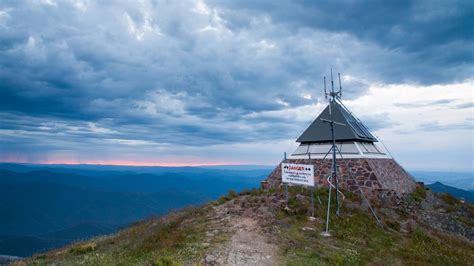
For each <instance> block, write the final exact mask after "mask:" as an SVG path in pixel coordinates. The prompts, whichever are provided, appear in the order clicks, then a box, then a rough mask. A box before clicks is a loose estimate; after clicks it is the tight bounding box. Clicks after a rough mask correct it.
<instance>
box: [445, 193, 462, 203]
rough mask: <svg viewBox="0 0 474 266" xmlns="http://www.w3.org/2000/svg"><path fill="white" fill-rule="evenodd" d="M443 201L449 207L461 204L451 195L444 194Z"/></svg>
mask: <svg viewBox="0 0 474 266" xmlns="http://www.w3.org/2000/svg"><path fill="white" fill-rule="evenodd" d="M441 199H442V200H443V201H444V202H445V203H446V204H448V205H456V204H458V203H459V200H458V199H457V198H455V197H453V196H452V195H451V194H448V193H443V194H441Z"/></svg>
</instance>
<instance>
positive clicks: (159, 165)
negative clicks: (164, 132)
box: [0, 161, 273, 167]
mask: <svg viewBox="0 0 474 266" xmlns="http://www.w3.org/2000/svg"><path fill="white" fill-rule="evenodd" d="M4 163H11V164H36V165H91V166H94V165H96V166H129V167H200V166H246V165H253V166H273V165H266V164H248V163H131V162H123V161H116V162H18V161H0V164H4Z"/></svg>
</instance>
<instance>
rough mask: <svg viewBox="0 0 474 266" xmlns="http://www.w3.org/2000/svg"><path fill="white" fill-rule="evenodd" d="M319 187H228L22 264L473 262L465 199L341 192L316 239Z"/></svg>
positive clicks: (473, 217) (470, 212)
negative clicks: (370, 197)
mask: <svg viewBox="0 0 474 266" xmlns="http://www.w3.org/2000/svg"><path fill="white" fill-rule="evenodd" d="M327 196H328V195H327V190H324V189H321V190H318V191H316V193H315V196H314V197H315V198H314V199H315V216H316V219H314V220H309V219H308V217H307V215H308V210H309V191H308V190H305V189H302V188H299V187H293V188H291V189H290V201H289V208H290V209H289V210H285V208H284V206H285V203H284V202H285V201H284V193H283V192H282V191H270V192H263V191H258V190H253V191H244V192H242V193H241V194H240V195H237V194H236V193H229V195H227V196H225V197H221V198H220V199H219V200H218V201H216V202H213V203H211V204H208V205H205V206H202V207H200V208H191V209H185V210H182V211H179V212H176V213H172V214H169V215H167V216H165V217H162V218H154V219H149V220H146V221H143V222H140V223H137V224H135V225H133V226H131V227H129V228H127V229H125V230H122V231H120V232H119V233H117V234H114V235H109V236H104V237H100V238H96V239H92V240H90V241H86V242H79V243H75V244H73V245H69V246H67V247H64V248H62V249H58V250H53V251H50V252H48V253H45V254H39V255H36V256H34V257H32V258H30V259H28V260H25V261H17V262H15V264H17V265H21V264H24V263H28V264H30V263H33V264H36V263H40V264H43V263H46V264H48V263H60V264H87V265H116V264H123V265H129V264H149V265H152V264H155V265H179V264H196V263H197V264H211V265H216V264H217V265H220V264H258V265H274V264H291V265H316V264H317V265H319V264H339V265H341V264H367V263H374V264H435V265H453V264H456V265H469V264H471V263H472V261H474V243H473V242H472V241H473V239H474V234H473V229H472V228H473V221H474V207H473V205H469V204H466V203H460V202H459V201H458V200H457V199H455V198H453V197H451V196H449V195H446V194H442V195H435V194H434V193H432V192H431V191H426V190H425V188H422V187H420V188H418V189H417V190H416V192H415V193H413V194H412V195H410V196H408V197H407V198H406V199H405V200H404V201H402V202H400V204H398V205H397V206H391V207H383V206H374V207H375V211H376V213H377V216H378V218H379V219H380V222H381V223H380V224H378V223H377V222H376V220H375V219H374V216H373V215H372V214H371V213H370V212H369V211H368V210H367V209H366V208H367V207H366V204H364V203H363V202H362V201H361V200H360V198H358V197H357V196H356V195H353V194H350V193H346V199H345V201H344V202H343V204H342V213H341V216H340V217H336V216H331V224H330V232H331V234H332V236H331V237H323V236H322V235H321V232H322V231H323V230H324V219H325V209H326V201H325V199H326V198H327Z"/></svg>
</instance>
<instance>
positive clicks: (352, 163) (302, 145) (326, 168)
mask: <svg viewBox="0 0 474 266" xmlns="http://www.w3.org/2000/svg"><path fill="white" fill-rule="evenodd" d="M329 120H331V121H334V138H335V142H336V146H337V148H338V149H337V156H336V164H337V172H338V182H339V188H340V190H341V191H342V192H344V191H351V192H354V193H357V194H363V196H365V197H367V198H376V199H381V200H393V199H396V198H398V197H401V196H402V195H403V194H405V193H410V192H413V191H414V190H415V187H416V182H415V180H414V178H413V177H412V176H411V175H410V174H409V173H407V172H406V171H405V170H404V169H403V168H402V167H401V166H400V165H399V164H398V163H397V162H396V161H395V160H394V159H393V158H392V157H391V156H390V155H389V154H388V152H387V151H386V150H385V149H384V148H383V146H381V145H378V140H377V138H376V137H374V135H373V134H372V133H371V132H370V131H369V129H368V128H367V127H366V126H365V125H364V124H363V123H362V122H361V121H360V120H359V119H358V118H357V117H355V116H354V115H353V114H352V113H351V112H350V111H349V110H348V109H347V108H346V107H345V106H344V105H343V104H342V102H341V101H340V100H339V99H337V98H334V99H332V100H331V101H330V103H329V104H328V106H327V107H326V108H325V109H324V110H323V111H322V113H321V114H320V115H319V116H318V117H317V118H316V119H315V120H314V122H313V123H312V124H311V125H310V126H309V127H308V128H307V129H306V130H305V131H304V132H303V134H301V136H300V137H299V138H298V139H297V140H296V141H297V142H298V143H299V146H298V147H297V148H296V150H295V151H294V152H293V153H292V154H291V155H290V156H289V157H288V158H286V159H285V160H283V161H282V163H296V164H312V165H314V177H315V183H316V184H317V186H327V185H328V182H327V178H328V177H329V176H330V175H331V165H332V156H331V154H330V153H332V151H331V148H332V132H331V126H330V123H327V121H329ZM281 185H282V183H281V164H280V165H278V166H277V167H276V168H275V170H273V172H272V173H271V174H270V175H269V176H268V177H267V179H266V180H265V181H263V182H262V187H263V188H264V189H269V188H278V187H279V186H281Z"/></svg>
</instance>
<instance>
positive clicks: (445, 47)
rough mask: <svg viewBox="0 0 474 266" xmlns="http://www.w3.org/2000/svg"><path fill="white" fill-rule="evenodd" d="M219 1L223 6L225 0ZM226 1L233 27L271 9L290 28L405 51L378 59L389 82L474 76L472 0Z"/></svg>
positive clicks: (377, 72)
mask: <svg viewBox="0 0 474 266" xmlns="http://www.w3.org/2000/svg"><path fill="white" fill-rule="evenodd" d="M215 2H216V4H220V5H222V1H215ZM222 6H224V7H225V8H226V9H225V10H226V11H227V12H228V14H229V20H230V25H231V27H235V28H237V29H242V28H246V27H249V26H250V24H249V21H251V20H249V19H248V16H245V15H242V14H245V13H247V14H250V15H249V16H259V15H262V14H265V15H267V16H269V18H270V19H271V20H272V21H274V22H275V23H278V24H280V25H281V26H282V27H285V28H287V27H289V28H293V29H294V30H299V29H302V28H311V29H318V30H319V29H323V30H326V31H327V32H338V33H346V34H349V35H352V36H355V37H357V38H358V39H360V40H362V41H364V42H370V43H375V44H377V45H378V46H380V47H383V48H384V49H386V50H387V52H395V53H400V55H401V56H400V57H401V58H400V59H399V60H395V61H394V62H380V61H379V62H373V63H374V64H373V65H374V66H375V68H373V69H371V70H372V72H371V73H373V74H375V75H377V78H380V79H383V80H384V81H385V82H391V83H399V82H405V81H411V82H420V83H424V84H434V83H439V82H442V83H443V82H450V81H452V80H463V79H465V78H470V77H471V76H470V75H472V61H473V59H474V54H473V53H472V51H473V49H474V45H473V38H474V3H473V2H472V1H430V0H421V1H352V0H347V1H305V0H301V1H271V0H268V1H231V0H229V1H225V4H223V5H222ZM235 10H239V11H240V12H235ZM329 45H330V44H329ZM404 56H407V58H405V59H404V58H403V57H404ZM366 59H367V58H366ZM369 60H370V59H369ZM335 65H336V66H338V67H339V68H342V69H345V68H346V67H347V66H344V65H339V64H337V62H336V63H335Z"/></svg>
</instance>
